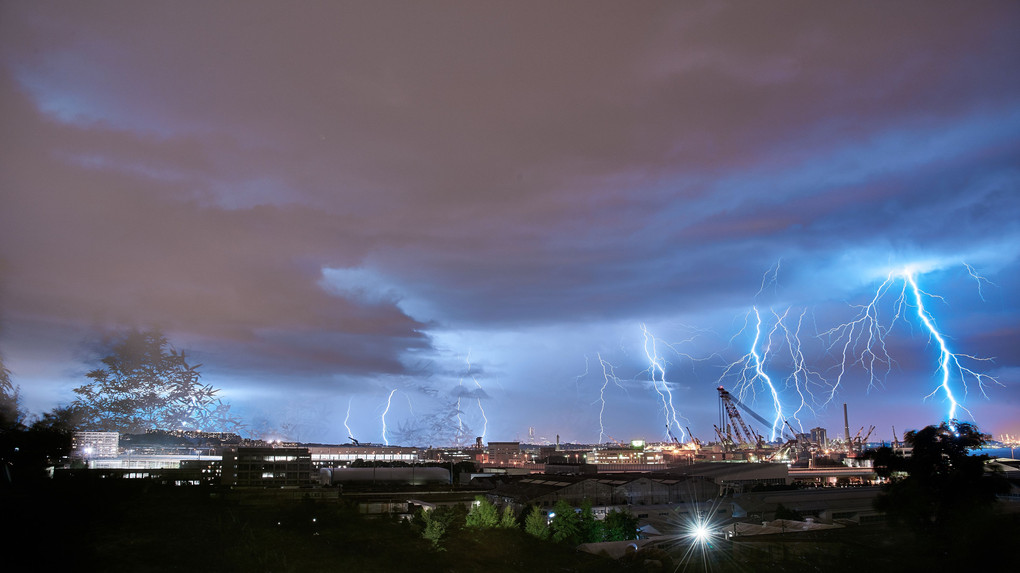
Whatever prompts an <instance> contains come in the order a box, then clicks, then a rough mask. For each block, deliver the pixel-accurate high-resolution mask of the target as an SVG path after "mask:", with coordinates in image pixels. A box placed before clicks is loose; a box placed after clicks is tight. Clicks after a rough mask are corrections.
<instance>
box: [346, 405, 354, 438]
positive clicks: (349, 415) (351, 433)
mask: <svg viewBox="0 0 1020 573" xmlns="http://www.w3.org/2000/svg"><path fill="white" fill-rule="evenodd" d="M352 400H354V398H348V399H347V417H346V418H344V427H345V428H347V437H349V438H353V437H354V432H352V431H351V427H350V426H348V425H347V422H349V421H350V419H351V401H352Z"/></svg>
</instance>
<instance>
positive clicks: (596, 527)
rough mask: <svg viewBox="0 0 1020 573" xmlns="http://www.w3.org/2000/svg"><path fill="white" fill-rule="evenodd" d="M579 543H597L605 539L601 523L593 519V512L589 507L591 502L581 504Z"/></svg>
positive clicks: (586, 501)
mask: <svg viewBox="0 0 1020 573" xmlns="http://www.w3.org/2000/svg"><path fill="white" fill-rule="evenodd" d="M580 519H581V522H580V536H581V543H598V542H599V541H603V540H604V539H605V537H606V531H605V528H604V527H603V524H602V522H601V521H599V520H597V519H595V512H594V511H593V510H592V507H591V500H589V499H586V500H584V501H583V502H581V516H580Z"/></svg>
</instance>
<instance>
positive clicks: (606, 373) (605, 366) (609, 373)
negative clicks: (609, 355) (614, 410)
mask: <svg viewBox="0 0 1020 573" xmlns="http://www.w3.org/2000/svg"><path fill="white" fill-rule="evenodd" d="M596 356H597V357H598V359H599V364H601V365H602V379H603V382H602V387H601V388H600V389H599V399H598V400H596V401H597V402H600V403H601V406H600V407H599V442H598V443H600V444H601V443H602V436H603V435H605V433H606V426H605V424H604V423H603V417H604V416H605V413H606V388H608V387H609V382H610V381H612V382H613V384H616V385H617V387H619V388H620V389H621V390H623V391H624V392H626V391H627V389H626V388H624V387H623V386H621V385H620V379H619V378H617V377H616V373H615V372H614V371H613V365H612V364H610V363H608V362H606V361H605V360H603V359H602V354H599V353H596ZM585 365H587V358H586V359H585Z"/></svg>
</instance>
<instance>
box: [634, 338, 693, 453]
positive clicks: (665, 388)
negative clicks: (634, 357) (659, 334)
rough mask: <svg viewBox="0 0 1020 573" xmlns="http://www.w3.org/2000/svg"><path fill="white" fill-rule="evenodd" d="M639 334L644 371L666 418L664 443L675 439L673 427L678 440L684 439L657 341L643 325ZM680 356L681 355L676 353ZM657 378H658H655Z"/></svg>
mask: <svg viewBox="0 0 1020 573" xmlns="http://www.w3.org/2000/svg"><path fill="white" fill-rule="evenodd" d="M641 332H642V334H644V339H645V344H644V350H645V356H646V357H647V358H648V362H649V366H648V369H647V370H646V371H647V372H648V373H649V375H650V376H651V379H652V386H653V387H654V388H655V392H656V393H658V394H659V398H660V399H662V413H663V416H664V417H665V418H666V441H672V439H673V438H674V437H675V436H674V434H673V431H672V429H673V426H676V428H677V429H678V430H679V431H680V440H681V441H683V440H684V439H686V433H685V432H684V429H683V425H682V424H681V423H680V421H679V420H678V419H677V414H676V407H674V406H673V391H672V390H671V389H670V387H669V383H668V382H667V381H666V366H665V364H666V361H665V360H664V359H663V358H662V357H661V356H659V351H658V347H657V343H658V340H657V339H656V338H655V337H654V336H652V333H651V332H649V331H648V328H647V327H645V325H643V324H642V325H641ZM663 344H664V346H666V347H668V348H670V349H671V350H673V351H674V352H676V349H675V348H674V347H673V346H671V345H669V344H665V343H663ZM678 354H682V353H678ZM656 376H658V378H656ZM660 384H661V385H662V389H661V390H660V389H659V385H660Z"/></svg>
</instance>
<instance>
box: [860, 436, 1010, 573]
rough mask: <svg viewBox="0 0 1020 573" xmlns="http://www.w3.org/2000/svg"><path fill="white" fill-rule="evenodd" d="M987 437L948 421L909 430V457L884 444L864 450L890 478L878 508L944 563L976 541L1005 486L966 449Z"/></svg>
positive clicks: (924, 551) (927, 553)
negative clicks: (910, 447)
mask: <svg viewBox="0 0 1020 573" xmlns="http://www.w3.org/2000/svg"><path fill="white" fill-rule="evenodd" d="M986 439H987V438H986V436H984V435H982V434H981V433H980V432H979V431H978V429H977V427H976V426H974V425H972V424H969V423H966V422H957V421H956V420H952V421H950V422H943V423H941V424H939V425H938V426H934V425H932V426H927V427H926V428H924V429H922V430H918V431H912V432H907V434H906V435H905V436H904V441H905V442H906V443H907V444H908V445H910V446H912V447H913V451H912V452H911V455H910V457H907V458H905V457H903V456H900V455H898V454H895V453H894V452H892V451H891V450H888V448H884V449H880V450H878V451H875V452H869V454H868V456H869V457H871V458H872V459H873V460H874V464H875V466H876V473H879V474H880V475H885V476H887V477H891V478H892V482H891V483H889V484H887V485H886V486H885V487H884V489H883V492H882V494H881V495H880V496H879V497H878V498H877V499H876V501H875V507H876V509H879V510H881V511H884V512H885V513H886V515H887V516H888V517H889V519H890V520H891V521H893V522H894V523H898V524H901V525H903V526H905V527H906V528H907V529H908V530H909V531H912V532H913V533H914V535H915V539H916V540H917V542H918V543H919V549H920V550H921V552H922V555H925V556H928V557H930V558H932V559H936V560H940V562H941V563H942V564H943V565H945V564H946V563H948V561H945V560H946V559H953V558H963V556H965V555H967V554H969V552H970V551H972V550H974V549H975V548H977V547H978V546H979V544H980V543H981V536H982V535H983V534H982V533H981V531H982V530H983V527H982V526H983V525H984V524H988V523H990V518H991V516H992V515H993V506H994V504H995V501H996V494H998V493H1004V492H1005V491H1008V484H1007V482H1006V481H1005V479H1003V478H1002V476H999V475H994V474H988V472H985V469H984V462H985V460H986V459H987V456H972V455H970V454H969V450H971V449H975V448H980V447H981V446H982V445H984V443H985V441H986Z"/></svg>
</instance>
